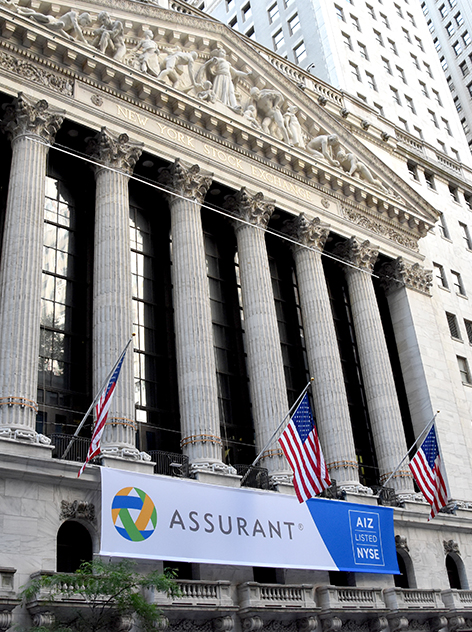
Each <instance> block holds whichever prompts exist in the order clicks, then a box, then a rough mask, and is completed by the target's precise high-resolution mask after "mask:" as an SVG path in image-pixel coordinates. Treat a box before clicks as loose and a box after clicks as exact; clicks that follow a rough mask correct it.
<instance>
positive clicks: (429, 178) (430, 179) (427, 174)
mask: <svg viewBox="0 0 472 632" xmlns="http://www.w3.org/2000/svg"><path fill="white" fill-rule="evenodd" d="M424 179H425V181H426V185H427V186H428V188H429V189H433V190H436V184H435V182H434V175H433V174H432V173H431V172H430V171H425V172H424Z"/></svg>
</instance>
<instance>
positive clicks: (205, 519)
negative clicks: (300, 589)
mask: <svg viewBox="0 0 472 632" xmlns="http://www.w3.org/2000/svg"><path fill="white" fill-rule="evenodd" d="M101 471H102V540H101V551H100V555H108V556H123V557H134V558H145V559H157V560H180V561H185V562H204V563H216V564H235V565H245V566H277V567H284V568H319V569H328V570H335V569H337V566H336V565H335V563H334V562H333V559H332V557H331V555H330V554H329V552H328V549H327V548H326V546H325V544H324V542H323V541H322V539H321V536H320V534H319V532H318V529H317V527H316V525H315V523H314V522H313V519H312V517H311V515H310V512H309V510H308V509H307V505H306V504H305V503H303V504H300V503H299V502H298V500H297V499H296V498H295V497H291V496H286V495H282V494H277V493H276V492H267V491H265V492H264V491H255V490H248V489H233V488H228V487H222V486H217V485H205V484H203V483H198V482H196V481H192V480H188V479H186V480H182V479H176V478H170V477H165V476H158V475H155V476H149V475H144V474H135V473H131V472H124V471H121V470H114V469H111V468H105V467H102V468H101ZM153 510H154V511H155V513H153Z"/></svg>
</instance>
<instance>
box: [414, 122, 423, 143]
mask: <svg viewBox="0 0 472 632" xmlns="http://www.w3.org/2000/svg"><path fill="white" fill-rule="evenodd" d="M413 129H414V130H415V134H416V135H417V136H418V138H421V140H424V136H423V130H422V129H421V127H416V125H413Z"/></svg>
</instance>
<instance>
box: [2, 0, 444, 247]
mask: <svg viewBox="0 0 472 632" xmlns="http://www.w3.org/2000/svg"><path fill="white" fill-rule="evenodd" d="M0 12H1V19H2V36H1V44H2V48H1V53H0V54H1V59H0V62H1V66H2V68H3V69H4V70H5V72H7V73H16V74H18V75H21V76H22V77H23V78H24V79H25V81H26V84H27V82H28V81H30V82H32V83H34V82H36V85H37V87H38V84H40V86H41V88H42V89H46V90H50V91H51V92H53V93H54V92H55V93H56V94H60V96H61V99H62V101H63V102H67V99H74V98H76V99H77V98H78V96H77V95H78V93H79V90H78V87H77V86H84V90H85V89H88V87H93V89H94V91H95V92H94V94H93V95H92V96H91V97H89V98H90V99H92V104H93V103H95V105H96V106H97V107H100V105H99V104H100V100H102V101H103V99H107V98H114V99H122V101H123V103H124V104H126V106H128V105H129V106H130V107H131V106H132V107H133V112H137V114H135V116H136V117H137V120H138V123H139V121H140V119H139V117H140V116H141V117H142V120H145V119H146V118H147V117H149V116H150V115H154V114H155V115H156V116H160V117H163V118H164V119H165V120H166V121H171V122H172V123H173V124H175V125H177V126H180V127H181V128H182V129H185V130H195V131H199V132H200V133H204V134H205V135H206V137H207V138H208V141H209V142H210V141H211V143H216V144H219V145H220V147H222V151H223V149H224V150H225V151H226V150H227V151H233V152H239V154H240V155H242V156H244V157H245V158H249V159H253V160H257V163H256V164H258V165H260V166H261V167H260V168H261V169H265V168H268V169H272V170H274V173H275V172H276V171H278V172H280V173H281V174H283V177H284V178H289V179H290V178H293V179H294V180H296V182H297V183H307V184H308V185H311V186H315V185H316V187H317V190H319V191H321V192H324V195H325V196H328V197H330V196H332V197H334V198H335V199H336V200H337V201H338V202H339V204H340V205H341V206H342V207H343V209H344V219H345V220H347V221H348V222H349V221H354V220H353V218H354V217H358V216H359V213H360V215H361V216H362V215H365V217H366V218H367V220H366V221H364V225H365V226H367V225H368V222H369V221H370V222H371V223H374V222H375V223H377V224H378V223H379V222H380V223H381V224H382V222H383V223H384V224H385V231H387V232H388V231H389V230H393V227H396V229H399V230H400V232H401V233H402V234H404V235H405V241H404V243H406V244H407V245H408V247H410V246H414V244H415V243H416V242H417V241H418V239H419V238H420V237H422V236H423V235H425V234H426V232H427V231H428V230H429V228H430V227H431V226H432V225H433V224H434V223H435V221H436V219H437V213H436V212H435V211H434V209H433V208H432V207H431V206H430V205H429V204H428V203H427V202H426V201H425V200H424V199H423V198H422V197H421V196H420V195H419V194H418V193H417V192H416V191H415V190H414V189H412V188H411V187H410V186H409V185H408V184H407V183H406V182H405V181H404V180H403V179H402V178H401V177H399V176H398V175H397V174H396V173H395V172H394V171H393V170H392V169H390V168H389V167H388V166H387V164H386V163H385V162H383V161H382V153H383V152H385V151H388V149H386V148H388V145H386V143H387V140H388V139H385V138H384V139H380V138H379V139H378V140H377V141H376V142H378V148H379V151H374V150H372V149H369V148H368V147H367V143H366V142H365V138H364V137H365V134H363V133H361V128H360V126H359V125H357V124H356V122H355V120H353V118H352V117H351V120H350V121H349V123H348V122H347V121H346V119H345V113H344V112H343V102H342V97H341V95H340V93H337V92H336V91H334V90H333V89H331V88H330V87H329V86H327V85H326V84H322V82H318V81H316V80H313V81H310V80H308V79H307V77H306V76H305V75H306V73H305V74H303V73H302V72H301V71H300V70H298V69H297V68H296V67H294V66H292V65H291V64H289V63H288V62H285V61H284V60H282V59H280V58H277V57H276V56H275V55H274V54H272V53H269V52H268V51H264V50H262V49H261V48H260V47H258V46H257V45H255V44H253V43H252V42H251V41H249V40H248V39H247V38H244V37H241V36H240V35H239V34H238V33H237V32H235V31H233V30H231V29H230V28H228V27H226V26H225V25H223V24H221V23H218V22H216V21H214V20H211V19H205V18H202V17H200V16H198V15H192V14H191V13H183V12H181V11H176V10H171V9H166V8H163V7H160V6H158V4H156V3H145V2H143V3H140V2H128V1H127V0H116V1H113V2H111V0H108V1H105V0H101V1H98V2H91V1H88V0H81V1H78V2H75V3H73V4H72V3H68V2H61V3H60V4H58V3H50V2H41V3H39V2H36V1H35V0H20V1H19V3H18V4H17V3H16V2H8V1H5V2H4V3H2V4H1V5H0ZM64 16H65V17H64ZM61 22H62V27H61ZM41 69H42V70H41ZM35 72H36V75H35ZM26 89H27V87H26V85H25V90H26ZM93 97H95V101H94V100H93ZM88 106H89V107H90V103H89V104H88ZM123 107H124V106H123ZM108 118H110V117H108ZM182 133H183V132H182ZM382 143H383V145H382ZM370 144H371V145H372V142H371V143H370ZM384 146H385V147H386V148H384ZM208 147H210V144H209V145H208ZM235 160H236V158H235ZM274 177H276V176H274ZM297 186H298V185H297ZM287 190H288V189H287ZM369 218H370V219H369ZM366 222H367V223H366ZM355 223H358V224H359V221H357V222H356V221H355ZM377 232H379V233H381V231H377Z"/></svg>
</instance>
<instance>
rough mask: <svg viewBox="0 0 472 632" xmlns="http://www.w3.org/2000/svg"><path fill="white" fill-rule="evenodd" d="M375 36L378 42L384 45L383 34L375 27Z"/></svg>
mask: <svg viewBox="0 0 472 632" xmlns="http://www.w3.org/2000/svg"><path fill="white" fill-rule="evenodd" d="M374 37H375V39H376V40H377V42H378V43H379V44H380V46H384V43H383V38H382V35H381V34H380V33H379V32H378V31H376V30H375V29H374Z"/></svg>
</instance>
